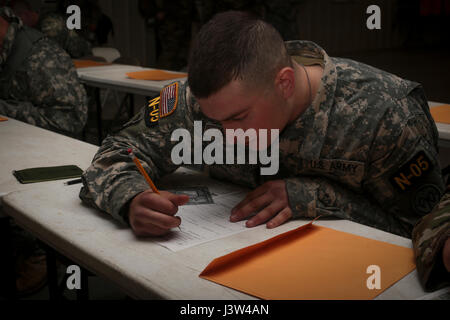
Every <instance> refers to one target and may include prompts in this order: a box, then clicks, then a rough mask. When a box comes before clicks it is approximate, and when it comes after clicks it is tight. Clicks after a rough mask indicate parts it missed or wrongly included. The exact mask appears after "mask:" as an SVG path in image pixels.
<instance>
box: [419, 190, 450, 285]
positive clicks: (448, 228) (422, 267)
mask: <svg viewBox="0 0 450 320" xmlns="http://www.w3.org/2000/svg"><path fill="white" fill-rule="evenodd" d="M449 237H450V190H447V193H446V194H445V195H444V196H443V197H442V199H441V201H440V202H439V204H438V205H437V206H436V207H435V208H434V209H433V211H432V212H431V213H429V214H428V215H426V216H425V217H423V218H422V219H421V220H420V221H419V222H418V223H417V225H416V226H415V227H414V230H413V234H412V242H413V248H414V255H415V258H416V266H417V272H418V274H419V279H420V282H421V283H422V286H423V287H424V288H425V290H427V291H431V290H437V289H440V288H442V287H445V286H448V285H450V273H449V272H448V271H447V270H446V269H445V266H444V264H443V261H442V249H443V247H444V244H445V241H446V240H447V239H448V238H449Z"/></svg>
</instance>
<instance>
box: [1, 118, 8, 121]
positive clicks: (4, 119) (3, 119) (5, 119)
mask: <svg viewBox="0 0 450 320" xmlns="http://www.w3.org/2000/svg"><path fill="white" fill-rule="evenodd" d="M2 121H8V118H4V117H0V122H2Z"/></svg>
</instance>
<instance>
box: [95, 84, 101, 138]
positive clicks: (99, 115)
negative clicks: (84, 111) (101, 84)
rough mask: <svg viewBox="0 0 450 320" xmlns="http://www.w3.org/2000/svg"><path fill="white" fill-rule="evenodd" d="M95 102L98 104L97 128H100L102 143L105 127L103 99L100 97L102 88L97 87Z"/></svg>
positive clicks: (99, 136) (99, 134) (99, 133)
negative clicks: (103, 126)
mask: <svg viewBox="0 0 450 320" xmlns="http://www.w3.org/2000/svg"><path fill="white" fill-rule="evenodd" d="M95 104H96V106H97V129H98V144H99V145H101V144H102V140H103V128H102V101H101V99H100V89H99V88H95Z"/></svg>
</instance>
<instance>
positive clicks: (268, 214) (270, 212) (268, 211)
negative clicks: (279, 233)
mask: <svg viewBox="0 0 450 320" xmlns="http://www.w3.org/2000/svg"><path fill="white" fill-rule="evenodd" d="M282 209H283V205H282V203H281V202H272V203H271V204H269V205H268V206H267V207H265V208H264V209H262V210H261V211H260V212H259V213H258V214H257V215H255V216H254V217H253V218H251V219H250V220H248V221H247V223H246V224H245V225H246V226H247V227H248V228H252V227H255V226H258V225H260V224H261V223H264V222H266V221H267V220H269V219H270V218H272V217H273V216H274V215H276V214H277V213H278V212H280V210H282Z"/></svg>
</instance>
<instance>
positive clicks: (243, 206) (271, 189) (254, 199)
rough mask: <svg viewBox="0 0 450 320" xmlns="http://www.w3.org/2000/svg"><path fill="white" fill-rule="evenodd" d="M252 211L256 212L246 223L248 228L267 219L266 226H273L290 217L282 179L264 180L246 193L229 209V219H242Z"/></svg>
mask: <svg viewBox="0 0 450 320" xmlns="http://www.w3.org/2000/svg"><path fill="white" fill-rule="evenodd" d="M253 213H257V214H256V215H255V216H254V217H252V218H251V219H249V220H248V221H247V223H246V226H247V227H249V228H251V227H255V226H257V225H260V224H262V223H265V222H267V221H268V222H267V224H266V226H267V228H275V227H278V226H279V225H281V224H283V223H284V222H286V221H287V220H289V219H290V218H291V217H292V210H291V208H290V207H289V201H288V195H287V191H286V183H285V182H284V180H274V181H269V182H266V183H264V184H263V185H262V186H260V187H258V188H256V189H255V190H253V191H252V192H250V193H249V194H247V196H246V197H245V199H244V200H242V201H241V202H240V203H239V204H238V205H236V206H235V207H234V208H233V210H232V211H231V217H230V221H232V222H236V221H240V220H243V219H245V218H247V217H248V216H250V215H252V214H253Z"/></svg>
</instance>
